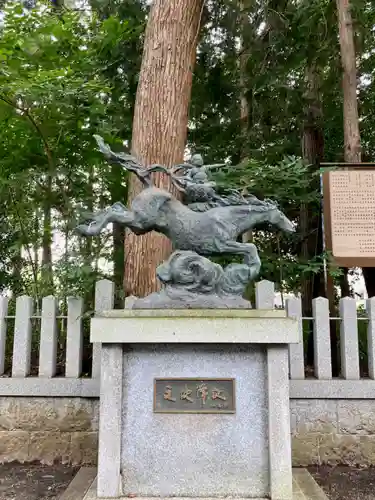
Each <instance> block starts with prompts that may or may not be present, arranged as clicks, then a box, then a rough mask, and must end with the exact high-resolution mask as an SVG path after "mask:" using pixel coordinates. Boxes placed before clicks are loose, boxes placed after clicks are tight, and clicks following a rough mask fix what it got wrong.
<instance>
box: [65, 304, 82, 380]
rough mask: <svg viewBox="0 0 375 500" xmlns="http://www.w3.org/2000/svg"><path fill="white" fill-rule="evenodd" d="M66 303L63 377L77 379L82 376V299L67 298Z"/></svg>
mask: <svg viewBox="0 0 375 500" xmlns="http://www.w3.org/2000/svg"><path fill="white" fill-rule="evenodd" d="M67 302H68V319H67V327H66V362H65V377H71V378H79V377H80V376H81V374H82V355H83V332H82V312H83V299H81V298H75V297H68V301H67Z"/></svg>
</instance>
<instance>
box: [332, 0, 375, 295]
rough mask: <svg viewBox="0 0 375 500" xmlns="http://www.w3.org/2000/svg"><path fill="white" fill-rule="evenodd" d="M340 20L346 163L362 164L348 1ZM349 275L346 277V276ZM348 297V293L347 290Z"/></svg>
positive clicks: (370, 273)
mask: <svg viewBox="0 0 375 500" xmlns="http://www.w3.org/2000/svg"><path fill="white" fill-rule="evenodd" d="M336 4H337V15H338V20H339V34H340V48H341V64H342V70H343V74H342V89H343V98H344V99H343V100H344V109H343V113H344V160H345V161H346V162H352V163H359V162H361V161H362V154H361V137H360V131H359V113H358V100H357V68H356V52H355V42H354V29H353V19H352V15H351V10H350V1H349V0H336ZM362 272H363V277H364V280H365V284H366V289H367V294H368V296H369V297H373V296H375V268H373V267H366V268H363V269H362ZM345 274H347V273H345ZM344 293H345V290H344Z"/></svg>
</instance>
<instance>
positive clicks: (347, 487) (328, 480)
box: [309, 466, 375, 500]
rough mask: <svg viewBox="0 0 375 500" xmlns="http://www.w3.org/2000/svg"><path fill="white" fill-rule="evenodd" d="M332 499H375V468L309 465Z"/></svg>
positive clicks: (316, 479)
mask: <svg viewBox="0 0 375 500" xmlns="http://www.w3.org/2000/svg"><path fill="white" fill-rule="evenodd" d="M309 472H310V474H311V475H312V476H313V477H314V479H315V481H316V482H317V483H318V484H319V486H320V487H321V488H322V489H323V490H324V492H325V493H326V495H327V496H328V497H329V499H330V500H375V468H373V467H370V468H366V469H360V468H358V469H356V468H353V467H345V466H337V467H328V466H322V467H309Z"/></svg>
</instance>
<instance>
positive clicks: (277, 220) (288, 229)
mask: <svg viewBox="0 0 375 500" xmlns="http://www.w3.org/2000/svg"><path fill="white" fill-rule="evenodd" d="M268 203H269V204H270V212H269V222H270V223H271V224H272V225H273V226H276V227H277V228H279V229H280V230H281V231H283V232H284V233H295V232H296V228H295V227H294V224H293V222H292V221H291V220H289V219H288V217H287V216H286V215H285V214H283V212H282V211H281V210H280V209H279V208H278V207H277V205H276V204H275V203H271V202H268Z"/></svg>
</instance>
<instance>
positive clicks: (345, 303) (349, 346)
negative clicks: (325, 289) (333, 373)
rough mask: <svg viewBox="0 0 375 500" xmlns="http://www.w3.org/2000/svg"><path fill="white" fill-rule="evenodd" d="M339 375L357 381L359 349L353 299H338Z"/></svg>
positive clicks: (355, 307)
mask: <svg viewBox="0 0 375 500" xmlns="http://www.w3.org/2000/svg"><path fill="white" fill-rule="evenodd" d="M340 318H341V322H340V323H341V324H340V351H341V375H342V376H343V377H344V379H347V380H359V348H358V324H357V303H356V301H355V299H352V298H350V297H344V298H343V299H340Z"/></svg>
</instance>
